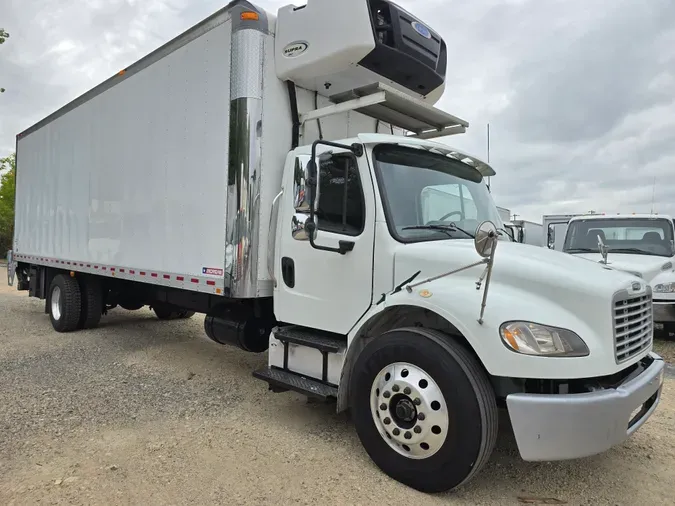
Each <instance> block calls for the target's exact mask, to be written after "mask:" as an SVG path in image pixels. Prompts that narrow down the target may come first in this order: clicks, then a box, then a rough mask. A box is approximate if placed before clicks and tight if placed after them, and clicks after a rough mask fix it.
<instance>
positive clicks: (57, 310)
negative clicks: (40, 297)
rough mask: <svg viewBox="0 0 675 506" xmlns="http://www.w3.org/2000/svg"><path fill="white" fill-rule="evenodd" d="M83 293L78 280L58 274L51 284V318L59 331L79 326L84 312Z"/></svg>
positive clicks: (55, 328) (70, 329) (74, 328)
mask: <svg viewBox="0 0 675 506" xmlns="http://www.w3.org/2000/svg"><path fill="white" fill-rule="evenodd" d="M81 302H82V295H81V293H80V285H79V284H78V282H77V280H75V279H74V278H71V277H69V276H66V275H65V274H58V275H56V276H55V277H54V279H53V280H52V283H51V285H50V286H49V318H50V320H51V322H52V327H54V330H56V331H57V332H72V331H73V330H76V329H77V328H78V325H79V323H80V316H81V314H82V306H81Z"/></svg>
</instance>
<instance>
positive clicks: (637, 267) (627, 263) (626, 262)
mask: <svg viewBox="0 0 675 506" xmlns="http://www.w3.org/2000/svg"><path fill="white" fill-rule="evenodd" d="M572 256H575V257H578V258H582V259H584V260H590V261H592V262H597V263H600V261H601V260H602V255H600V253H575V254H573V255H572ZM607 267H611V268H612V269H616V270H618V271H624V272H629V273H631V274H634V275H636V276H639V277H641V278H642V279H644V280H645V281H647V282H650V281H651V280H652V279H654V277H655V276H656V275H657V274H659V273H660V272H664V271H671V270H673V262H672V259H671V258H668V257H662V256H653V255H631V254H626V253H612V252H611V251H610V252H609V253H608V254H607Z"/></svg>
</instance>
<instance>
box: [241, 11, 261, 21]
mask: <svg viewBox="0 0 675 506" xmlns="http://www.w3.org/2000/svg"><path fill="white" fill-rule="evenodd" d="M259 17H260V16H258V13H257V12H251V11H245V12H242V13H241V19H242V20H243V21H258V19H259Z"/></svg>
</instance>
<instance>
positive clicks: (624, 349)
mask: <svg viewBox="0 0 675 506" xmlns="http://www.w3.org/2000/svg"><path fill="white" fill-rule="evenodd" d="M613 316H614V346H615V348H614V353H615V357H616V362H617V363H618V364H620V363H622V362H625V361H626V360H630V359H631V358H633V357H634V356H636V355H639V354H640V353H642V352H643V351H644V350H646V349H648V348H649V347H650V346H651V344H652V338H653V335H654V316H653V311H652V295H651V290H649V291H648V292H647V293H646V294H644V295H639V296H630V295H628V293H627V292H625V291H623V292H620V293H618V294H617V295H616V297H615V299H614V312H613Z"/></svg>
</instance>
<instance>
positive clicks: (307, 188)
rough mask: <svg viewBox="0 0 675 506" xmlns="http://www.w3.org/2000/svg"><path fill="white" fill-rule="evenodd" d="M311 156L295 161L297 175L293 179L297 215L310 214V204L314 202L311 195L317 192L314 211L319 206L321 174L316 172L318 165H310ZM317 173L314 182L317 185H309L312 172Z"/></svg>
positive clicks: (298, 158)
mask: <svg viewBox="0 0 675 506" xmlns="http://www.w3.org/2000/svg"><path fill="white" fill-rule="evenodd" d="M310 160H311V157H310V156H309V155H300V156H298V157H297V158H296V159H295V174H294V177H293V199H294V200H293V202H294V206H295V211H296V213H309V203H310V201H311V200H312V199H311V194H312V192H315V197H314V211H316V210H317V208H318V205H319V195H318V192H317V188H318V180H319V174H318V171H317V170H316V164H311V163H310ZM312 171H313V172H314V173H316V176H315V177H314V180H315V181H316V183H317V184H315V185H311V184H309V182H310V179H311V172H312Z"/></svg>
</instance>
